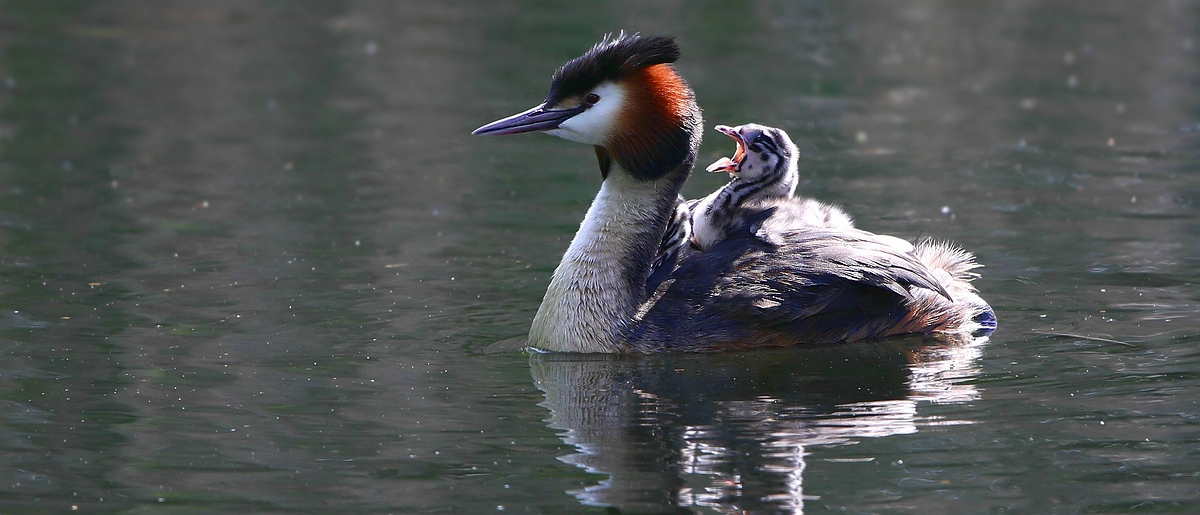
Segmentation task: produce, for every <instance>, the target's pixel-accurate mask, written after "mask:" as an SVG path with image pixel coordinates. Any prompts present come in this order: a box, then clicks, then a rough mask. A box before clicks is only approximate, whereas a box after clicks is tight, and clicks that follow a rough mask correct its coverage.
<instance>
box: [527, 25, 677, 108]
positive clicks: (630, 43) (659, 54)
mask: <svg viewBox="0 0 1200 515" xmlns="http://www.w3.org/2000/svg"><path fill="white" fill-rule="evenodd" d="M678 59H679V45H678V44H676V43H675V38H673V37H670V36H650V37H642V36H639V35H637V34H625V33H624V32H621V33H620V34H617V36H616V37H613V36H612V35H611V34H609V35H606V36H605V37H604V39H603V40H601V41H600V42H599V43H596V46H593V47H592V49H591V50H588V51H587V52H585V53H584V54H583V55H581V56H579V57H576V58H575V59H572V60H571V61H570V62H568V63H567V64H564V65H563V66H562V68H559V69H558V71H555V72H554V77H553V78H552V79H551V82H550V94H549V95H548V96H547V97H546V101H547V104H549V105H553V104H555V103H557V102H558V101H560V100H562V99H564V98H567V97H570V96H574V95H582V94H584V93H587V92H588V91H591V90H592V88H595V87H596V86H597V85H599V84H600V83H601V82H604V81H617V80H620V79H621V78H622V77H624V76H625V75H626V74H628V73H630V72H633V71H636V70H639V69H641V68H645V67H647V66H651V65H655V64H664V63H673V62H675V61H676V60H678Z"/></svg>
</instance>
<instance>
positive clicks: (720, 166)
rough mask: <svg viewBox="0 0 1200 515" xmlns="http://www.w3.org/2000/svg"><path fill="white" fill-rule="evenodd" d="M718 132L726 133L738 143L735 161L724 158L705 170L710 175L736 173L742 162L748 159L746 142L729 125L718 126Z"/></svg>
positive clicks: (734, 156) (734, 154)
mask: <svg viewBox="0 0 1200 515" xmlns="http://www.w3.org/2000/svg"><path fill="white" fill-rule="evenodd" d="M717 130H718V131H721V132H723V133H725V135H726V136H729V137H731V138H733V140H734V141H736V142H737V150H736V151H734V153H733V159H730V158H728V157H722V158H721V159H718V160H717V161H716V162H715V163H713V164H710V165H708V168H705V170H707V171H708V172H710V173H716V172H726V173H735V172H737V171H738V165H740V164H742V160H743V159H745V158H746V142H744V141H742V135H741V134H738V131H737V130H736V129H734V128H733V127H730V126H728V125H718V126H717Z"/></svg>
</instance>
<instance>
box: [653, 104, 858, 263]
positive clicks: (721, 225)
mask: <svg viewBox="0 0 1200 515" xmlns="http://www.w3.org/2000/svg"><path fill="white" fill-rule="evenodd" d="M717 130H718V131H721V132H723V133H725V134H726V135H728V136H729V137H731V138H733V139H734V141H736V142H737V150H736V151H735V152H734V154H733V159H730V158H728V157H722V158H721V159H719V160H717V162H715V163H713V164H711V165H709V166H708V168H707V169H706V170H708V171H709V172H713V173H716V172H728V173H729V176H730V180H729V183H728V184H726V185H725V186H723V187H722V188H720V189H718V190H717V191H714V192H713V193H712V194H710V195H709V196H707V197H704V199H702V200H700V201H699V203H698V204H697V205H696V206H695V208H694V209H692V210H691V222H692V223H691V230H690V232H691V243H692V247H693V248H695V249H696V250H705V249H708V248H709V247H712V246H713V244H715V243H717V242H718V241H720V240H722V239H724V238H725V235H726V234H727V233H728V232H729V231H730V230H731V229H733V228H735V227H739V226H740V225H742V220H740V218H741V217H742V216H743V215H744V214H752V213H754V211H755V210H748V209H743V207H746V206H757V207H760V208H762V207H768V206H769V203H772V202H786V203H788V204H790V206H789V208H790V210H791V211H793V212H794V213H796V214H797V215H798V216H797V221H798V222H799V223H801V224H804V225H812V226H817V227H828V228H836V229H852V228H854V221H853V220H851V218H850V215H847V214H846V212H845V211H842V210H841V208H839V207H836V206H832V205H829V204H825V203H823V202H819V201H816V200H813V199H809V198H802V197H801V198H797V197H795V196H793V195H794V194H795V192H796V183H798V182H800V172H799V167H798V161H799V158H800V149H798V148H796V145H795V144H794V143H792V139H791V138H790V137H788V135H787V133H786V132H784V131H783V129H777V128H775V127H764V126H762V125H758V124H754V123H749V124H746V125H739V126H737V127H728V126H725V125H718V126H717ZM668 230H670V228H669V227H668Z"/></svg>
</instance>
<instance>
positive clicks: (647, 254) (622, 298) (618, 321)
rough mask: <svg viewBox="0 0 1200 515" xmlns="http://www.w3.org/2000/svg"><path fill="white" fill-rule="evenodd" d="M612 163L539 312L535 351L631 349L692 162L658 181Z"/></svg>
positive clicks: (532, 341) (532, 333)
mask: <svg viewBox="0 0 1200 515" xmlns="http://www.w3.org/2000/svg"><path fill="white" fill-rule="evenodd" d="M611 166H612V167H613V168H612V169H611V170H610V171H609V172H610V173H608V174H607V177H606V178H605V179H604V183H603V184H602V185H601V186H600V192H599V193H597V194H596V198H595V199H594V200H593V201H592V205H591V207H589V208H588V211H587V215H585V216H584V218H583V223H582V224H580V226H579V231H578V232H577V233H576V234H575V238H574V239H572V240H571V245H570V247H569V248H568V249H567V252H566V254H564V255H563V258H562V261H561V262H560V263H559V265H558V268H557V269H555V270H554V275H553V277H551V279H550V286H549V287H548V288H547V289H546V296H545V298H544V299H543V300H542V305H541V307H539V308H538V312H537V315H535V316H534V318H533V326H532V327H531V328H530V331H529V346H530V347H532V348H534V349H538V350H544V351H555V352H621V351H624V350H628V349H629V346H628V344H627V343H626V341H625V338H624V337H625V335H626V334H627V332H628V330H630V329H632V328H634V326H635V324H636V323H637V321H636V314H637V312H638V309H639V307H640V306H641V305H642V303H644V302H645V301H646V298H647V294H646V291H645V285H646V278H647V277H648V276H649V275H650V266H651V263H652V261H653V260H654V256H655V253H656V252H657V250H658V246H659V243H660V242H661V241H662V237H663V233H664V231H665V230H666V226H667V223H668V221H669V220H670V218H671V216H672V214H673V213H674V209H675V199H676V197H677V196H678V194H679V191H680V189H682V187H683V182H684V181H685V180H686V179H687V175H688V171H689V170H690V168H691V163H690V162H689V163H687V166H682V165H680V166H679V167H678V168H677V169H676V170H675V171H673V172H671V173H668V174H666V175H665V176H663V177H661V178H659V179H657V180H652V181H645V180H639V179H635V178H634V177H632V176H631V175H630V174H628V173H626V172H625V171H624V170H622V169H620V165H619V164H617V163H612V164H611Z"/></svg>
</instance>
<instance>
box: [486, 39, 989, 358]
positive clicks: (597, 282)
mask: <svg viewBox="0 0 1200 515" xmlns="http://www.w3.org/2000/svg"><path fill="white" fill-rule="evenodd" d="M678 58H679V47H678V45H676V44H675V42H674V40H673V39H672V38H669V37H661V36H656V37H640V36H637V35H626V34H621V35H618V36H617V37H606V38H604V40H603V41H601V42H600V43H598V44H597V45H596V46H594V47H593V48H592V49H591V50H589V51H587V52H586V53H584V54H583V55H582V56H580V57H578V58H576V59H573V60H571V61H570V62H568V63H566V64H565V65H563V66H562V68H559V69H558V70H557V71H556V72H555V73H554V76H553V79H552V80H551V83H550V92H549V94H548V95H547V97H546V100H545V101H544V102H542V103H541V104H539V105H537V106H536V107H534V108H532V109H529V110H527V111H525V112H522V113H519V114H516V115H513V116H510V117H508V118H504V119H501V120H497V121H495V122H492V123H489V124H487V125H484V126H483V127H480V128H478V129H476V130H475V131H474V134H496V135H499V134H517V133H522V132H531V131H543V132H546V133H548V134H552V135H554V136H558V137H560V138H564V139H567V140H571V141H576V142H580V143H585V144H589V145H593V146H594V148H595V151H596V158H597V160H598V161H599V164H600V174H601V176H602V177H603V180H604V182H603V183H602V184H601V186H600V192H599V193H598V194H597V195H596V198H595V200H593V201H592V205H591V207H590V208H588V212H587V214H586V215H585V216H584V219H583V223H582V224H581V225H580V227H579V231H578V232H577V233H576V234H575V238H574V239H573V240H571V245H570V246H569V247H568V248H567V252H566V254H564V255H563V258H562V261H561V262H560V263H559V265H558V268H557V269H555V271H554V275H553V276H552V277H551V279H550V286H549V288H548V289H547V290H546V296H545V298H544V299H543V300H542V305H541V307H540V308H538V312H537V315H535V316H534V319H533V326H532V328H531V329H530V331H529V346H530V347H532V348H534V349H539V350H545V351H565V352H661V351H676V350H679V351H701V350H718V349H732V348H745V347H755V346H765V345H789V344H796V343H805V342H840V341H848V340H858V339H863V338H874V337H881V336H888V335H893V334H901V333H927V334H928V333H933V332H949V333H962V332H971V331H976V330H978V329H980V328H981V327H984V328H987V327H991V326H994V321H995V317H994V315H993V314H992V310H991V308H990V307H988V305H987V304H986V303H985V302H983V300H982V299H980V298H979V297H978V296H977V295H975V294H974V290H973V289H972V287H971V285H970V284H969V282H968V281H969V280H970V279H971V278H972V277H973V274H971V272H970V270H971V269H973V268H975V267H976V266H977V265H975V263H974V261H973V260H972V258H971V255H970V254H967V253H965V252H963V251H960V250H957V249H954V248H952V247H949V246H946V245H940V244H933V243H924V244H921V245H918V246H917V248H916V249H915V250H914V251H913V252H903V251H901V250H899V249H897V248H896V247H895V246H894V245H893V244H891V242H888V241H886V240H885V239H882V238H878V237H876V236H875V235H873V234H871V233H867V232H863V231H857V230H851V231H846V230H839V229H831V228H816V227H811V226H804V225H796V224H792V223H790V222H789V220H790V218H789V217H788V216H786V215H781V214H780V211H785V210H780V209H775V208H768V209H764V210H761V211H759V212H758V216H748V217H746V224H747V225H744V226H743V227H741V228H733V229H732V230H731V231H730V232H729V234H728V235H727V236H726V238H725V239H724V240H722V241H721V242H719V243H717V244H716V245H714V246H713V247H712V248H711V249H709V250H707V251H705V252H684V253H683V254H682V255H681V256H679V258H678V263H677V266H675V267H674V268H673V269H672V271H670V272H669V275H668V277H667V278H666V279H665V280H663V281H662V283H661V284H660V285H658V286H657V287H656V288H654V289H653V290H652V291H651V290H649V289H648V288H647V280H648V279H649V278H650V275H651V273H652V272H653V270H652V269H651V265H652V262H653V259H654V257H655V254H656V253H657V251H658V249H659V245H660V244H661V242H662V240H663V235H664V231H665V229H666V226H667V223H668V221H669V220H670V219H671V218H672V216H673V214H674V213H675V212H676V204H677V200H678V199H679V191H680V189H681V188H682V187H683V183H684V181H686V180H687V178H688V175H689V174H690V173H691V170H692V165H693V164H695V160H696V153H697V150H698V148H699V146H700V135H701V131H702V124H701V119H700V108H699V107H698V106H697V105H696V102H695V97H694V95H693V93H692V90H691V88H690V87H688V85H687V83H686V82H685V81H684V80H683V78H682V77H680V76H679V74H677V73H676V72H675V70H674V68H673V67H671V65H670V64H669V63H672V62H674V61H675V60H676V59H678ZM750 224H754V225H755V227H757V228H758V233H757V234H756V233H751V232H750V230H749V227H750Z"/></svg>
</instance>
